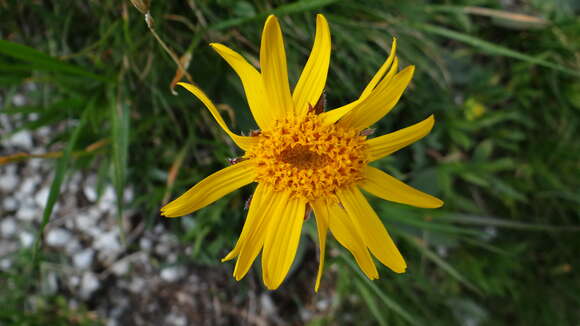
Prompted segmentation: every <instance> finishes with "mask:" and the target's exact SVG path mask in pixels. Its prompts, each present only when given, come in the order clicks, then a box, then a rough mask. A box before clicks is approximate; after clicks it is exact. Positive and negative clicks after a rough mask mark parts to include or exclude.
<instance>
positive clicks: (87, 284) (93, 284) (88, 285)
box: [80, 272, 101, 299]
mask: <svg viewBox="0 0 580 326" xmlns="http://www.w3.org/2000/svg"><path fill="white" fill-rule="evenodd" d="M100 286H101V282H100V281H99V279H98V278H97V276H95V274H94V273H92V272H86V273H84V274H83V278H82V279H81V288H80V295H81V297H82V298H84V299H88V298H89V297H90V296H91V294H93V292H95V291H96V290H98V289H99V287H100Z"/></svg>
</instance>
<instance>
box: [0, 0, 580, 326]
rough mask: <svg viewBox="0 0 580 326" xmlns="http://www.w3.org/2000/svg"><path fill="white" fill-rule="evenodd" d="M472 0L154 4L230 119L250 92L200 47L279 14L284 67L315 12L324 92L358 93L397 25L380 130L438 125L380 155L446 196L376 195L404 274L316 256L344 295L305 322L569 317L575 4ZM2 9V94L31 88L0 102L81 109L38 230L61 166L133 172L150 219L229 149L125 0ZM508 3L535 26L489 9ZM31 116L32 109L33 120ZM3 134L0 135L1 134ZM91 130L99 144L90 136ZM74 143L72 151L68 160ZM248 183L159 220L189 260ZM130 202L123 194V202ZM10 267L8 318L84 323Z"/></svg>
mask: <svg viewBox="0 0 580 326" xmlns="http://www.w3.org/2000/svg"><path fill="white" fill-rule="evenodd" d="M188 3H189V4H188ZM450 3H452V5H450ZM476 3H477V6H479V7H480V8H481V7H485V8H488V9H494V10H495V11H492V12H491V13H490V12H488V13H487V14H485V15H483V14H481V11H477V10H474V9H473V8H476V9H477V7H468V6H471V5H473V2H472V1H467V0H460V1H453V2H450V1H437V2H435V3H433V2H428V1H412V2H402V1H371V0H368V1H356V2H355V1H338V0H320V1H296V2H293V3H290V4H286V3H285V2H283V1H273V0H272V1H266V0H254V1H226V0H215V1H189V2H188V1H152V7H151V15H152V17H153V18H154V21H155V29H156V31H157V33H158V34H159V35H160V37H161V38H162V39H163V40H164V42H165V43H167V45H168V46H169V47H170V48H171V49H173V50H174V51H175V53H177V55H178V56H181V55H183V54H185V53H186V52H189V53H190V54H191V56H192V60H191V63H190V67H189V69H188V72H189V73H190V74H191V76H192V78H193V80H194V81H195V82H196V83H197V84H198V85H200V87H201V88H202V89H204V90H205V91H206V92H207V93H208V94H209V95H210V97H211V98H212V99H213V100H214V101H215V102H216V103H223V104H225V105H227V107H226V110H225V111H224V112H225V113H226V114H225V115H226V116H227V115H228V114H229V113H231V116H230V119H229V124H230V125H231V126H232V127H233V128H232V129H233V130H235V131H238V132H248V131H249V130H251V129H254V128H255V124H254V123H253V122H252V121H251V118H250V117H249V114H248V112H249V111H248V108H247V104H246V102H245V100H244V94H243V89H242V87H241V84H240V82H239V79H238V78H237V77H236V76H235V74H234V73H233V71H231V70H230V69H229V67H228V66H227V65H226V64H225V63H224V62H223V61H221V59H220V58H219V57H218V56H217V55H216V54H215V53H213V52H212V51H211V49H210V48H209V47H208V46H207V43H209V42H221V43H225V44H227V45H228V46H231V47H232V48H234V49H235V50H238V51H240V52H241V53H242V54H243V55H244V56H245V57H246V58H248V59H249V60H250V61H251V62H257V61H258V57H259V54H258V50H259V37H260V32H261V28H262V24H263V21H264V18H265V17H266V16H267V15H268V14H269V13H276V14H277V15H279V16H280V18H281V23H282V28H283V32H284V35H285V41H286V49H287V52H288V63H289V73H290V78H291V82H295V81H296V79H297V77H298V75H299V72H300V69H301V67H302V65H303V64H304V63H305V61H306V58H307V54H308V53H309V50H310V46H311V44H312V40H313V35H314V30H315V26H314V22H315V19H314V15H315V14H316V13H318V12H322V13H324V14H325V15H326V16H327V18H328V19H329V22H330V25H331V30H332V37H333V54H332V59H331V60H332V61H331V71H330V73H329V80H328V86H327V94H328V102H329V106H330V107H337V106H340V105H342V104H345V103H347V102H348V101H352V100H353V99H355V98H356V97H357V95H358V93H359V92H360V91H361V90H362V89H363V88H364V86H365V85H366V83H367V82H368V81H369V80H370V78H371V77H372V75H373V73H374V72H375V71H376V69H378V67H379V66H380V65H381V63H382V61H383V60H384V59H385V58H386V56H387V52H388V50H389V48H388V47H389V45H390V42H391V38H392V37H393V36H396V37H398V39H399V53H400V57H401V61H402V64H403V66H406V65H410V64H414V65H416V66H417V70H416V75H415V77H414V80H413V83H412V85H411V87H410V88H409V89H408V90H407V91H406V92H405V95H404V96H403V98H402V100H401V102H400V104H399V105H398V107H397V109H395V110H394V111H393V112H392V113H391V114H389V116H387V117H385V118H384V119H383V120H381V122H380V123H379V124H378V126H377V128H378V130H377V134H382V133H385V132H389V131H392V130H395V129H399V128H401V127H404V126H407V125H410V124H412V123H414V122H417V121H419V120H421V119H423V118H425V117H427V116H428V115H429V114H431V113H434V114H435V116H436V119H437V123H436V124H435V128H434V130H433V132H432V133H431V134H430V135H429V136H428V137H426V138H425V139H423V140H422V141H420V142H418V143H416V144H414V145H412V146H411V147H410V148H409V149H406V150H403V151H401V152H398V153H396V154H394V155H393V156H391V157H389V158H386V159H384V160H381V161H380V162H379V163H378V165H380V167H381V168H383V169H384V170H386V171H388V172H389V173H391V174H393V175H395V176H397V177H399V178H401V179H403V180H405V181H406V182H408V183H410V184H412V185H414V186H416V187H418V188H420V189H422V190H425V191H427V192H429V193H432V194H434V195H436V196H438V197H439V198H441V199H443V200H444V201H445V206H444V207H443V208H442V209H438V210H421V209H415V208H409V207H403V206H401V205H396V204H391V203H385V202H381V201H378V200H371V201H372V203H373V206H374V207H375V208H376V210H377V211H378V212H379V213H380V214H379V215H380V216H382V217H383V220H384V222H385V224H386V225H387V227H389V230H391V233H392V234H393V236H394V237H395V238H396V240H397V243H398V244H399V245H400V249H401V252H402V253H403V255H404V256H405V257H406V258H407V261H408V265H409V272H408V273H407V274H404V275H395V274H393V273H391V272H389V271H387V270H386V269H385V268H381V269H380V273H381V276H382V278H381V279H380V280H378V281H374V282H371V281H368V280H367V279H366V278H365V277H364V276H363V275H362V274H361V273H360V272H359V271H358V267H356V266H354V264H353V260H352V258H351V257H350V256H347V255H346V254H344V255H343V254H340V255H339V256H337V257H335V256H332V255H330V257H329V261H328V263H327V266H338V267H339V268H338V269H337V271H335V272H331V270H332V268H330V267H328V268H327V273H326V277H325V278H323V281H322V282H323V285H322V286H323V287H334V288H335V290H336V295H337V298H338V308H337V309H334V310H332V313H331V314H330V315H328V316H324V319H320V320H316V321H313V323H312V324H316V325H318V324H326V323H328V324H342V322H341V321H343V320H346V319H345V318H353V316H355V317H354V318H356V319H354V320H357V321H360V323H358V322H357V324H369V325H371V324H380V325H407V324H412V325H422V324H429V325H450V324H476V325H508V324H512V323H513V322H515V323H516V324H522V325H531V324H533V325H548V324H549V325H552V324H553V325H572V324H574V323H577V321H578V319H579V318H580V312H579V310H578V309H577V307H578V304H579V302H580V296H579V294H578V293H580V281H579V279H578V278H577V277H573V274H575V273H576V271H575V270H576V269H578V268H580V256H579V255H578V253H577V251H578V248H579V247H580V241H579V237H578V231H579V230H578V225H579V220H580V213H579V212H580V211H579V210H578V207H579V205H580V199H579V197H578V193H580V165H579V162H580V142H578V139H579V138H580V132H579V128H580V97H579V96H580V95H579V94H580V78H579V77H578V76H579V73H578V72H579V71H580V42H579V41H578V35H580V19H579V18H578V14H579V10H580V8H578V7H577V6H576V7H574V3H575V2H574V1H572V0H569V1H568V2H567V1H539V0H537V1H531V2H530V3H527V2H523V4H518V5H513V7H510V8H502V7H501V6H500V5H499V2H497V1H491V0H482V1H477V2H476ZM518 3H519V2H518ZM191 4H194V5H191ZM0 6H4V7H8V8H2V10H0V21H2V22H3V23H2V27H1V29H0V35H1V37H2V40H0V84H1V85H2V87H3V90H2V95H3V96H5V103H6V104H8V103H10V100H9V99H10V97H11V96H12V95H13V94H14V93H15V92H17V91H18V90H20V89H21V88H22V86H23V84H25V83H30V82H33V83H35V84H37V85H38V88H37V90H36V91H33V92H31V93H30V94H29V96H30V100H31V103H32V104H31V105H30V106H27V107H19V108H14V107H10V106H9V105H8V106H7V107H6V106H5V107H3V108H2V111H0V114H11V115H16V114H18V115H20V116H21V117H22V122H23V124H22V127H21V128H20V129H29V130H32V129H36V128H39V127H42V126H47V125H49V126H50V125H53V124H55V123H58V122H60V121H65V120H74V121H77V122H78V123H77V124H76V125H75V127H71V128H70V129H69V130H66V131H65V132H63V133H61V134H55V135H54V139H53V142H54V143H61V144H63V145H66V149H65V151H64V154H63V156H62V157H61V158H60V159H58V160H57V161H56V162H55V171H56V173H55V177H54V181H53V185H52V187H51V191H50V195H49V198H48V202H47V205H46V209H45V212H44V220H43V223H42V227H41V228H40V229H39V230H38V234H39V237H38V239H40V235H41V234H42V233H43V228H44V226H45V225H46V223H47V222H48V221H49V220H50V216H51V210H52V206H53V205H54V203H55V201H56V199H57V198H58V194H59V189H60V184H61V182H62V180H63V178H64V177H65V175H66V174H68V173H70V171H71V170H73V169H87V168H91V169H96V170H98V171H101V173H99V176H100V178H101V180H100V181H99V182H100V183H101V184H102V183H105V182H111V183H113V184H114V186H115V189H116V192H117V195H118V196H119V198H122V196H123V191H124V189H125V186H126V184H128V183H129V184H132V185H133V186H134V188H135V189H139V190H138V191H137V197H136V198H135V200H134V202H133V203H131V204H130V205H132V206H133V207H138V208H139V210H140V216H141V217H142V218H143V219H145V220H147V221H148V225H149V226H152V225H155V224H157V223H160V222H159V219H160V218H159V214H158V209H159V207H160V206H161V204H162V200H163V198H164V196H166V195H170V196H171V197H174V196H176V195H177V194H179V193H181V192H182V191H184V190H185V189H187V187H189V186H191V185H192V184H193V183H195V182H197V181H199V180H201V178H202V177H203V176H205V175H208V174H209V173H211V172H213V171H215V170H217V169H219V168H222V167H223V166H224V165H225V164H226V159H227V158H229V157H235V156H237V155H238V154H240V152H239V151H237V150H236V149H235V148H234V147H233V146H232V145H231V143H230V142H228V141H227V140H226V137H225V135H224V133H223V132H222V131H221V130H219V128H218V127H217V125H216V124H214V123H212V121H211V118H210V116H209V115H208V114H207V113H206V112H204V111H203V109H202V105H201V104H200V103H199V102H198V101H196V100H194V99H193V98H192V96H190V95H189V94H186V92H184V91H183V90H181V89H177V93H178V95H177V96H174V95H172V94H171V91H170V82H171V79H172V78H173V76H174V74H175V72H176V70H177V66H176V64H175V63H174V62H173V61H172V59H171V57H170V56H169V55H167V53H166V52H165V51H164V50H163V49H162V48H161V46H160V45H159V43H158V42H156V40H155V38H154V37H153V35H152V34H151V33H150V32H149V30H148V28H147V25H146V24H145V23H144V21H143V16H142V14H140V13H139V12H138V11H137V10H135V9H134V8H133V7H131V5H130V3H129V2H119V1H113V0H105V1H97V2H95V1H92V2H91V1H89V2H87V1H74V2H73V1H62V2H60V1H54V2H50V3H46V2H38V1H18V2H9V3H4V4H2V3H1V2H0ZM469 8H471V9H469ZM510 11H511V12H521V13H527V14H530V15H533V16H536V17H542V18H543V19H545V21H546V22H547V23H540V22H536V23H534V22H533V21H532V22H531V23H530V22H523V21H522V19H521V18H518V17H516V16H509V15H508V16H507V18H506V16H505V15H502V14H501V13H504V14H505V13H508V12H510ZM14 18H17V19H14ZM506 21H507V23H506ZM32 114H34V115H36V116H37V119H36V120H34V121H32V122H30V120H29V119H28V116H29V115H32ZM8 136H9V135H7V134H5V133H1V134H0V139H2V138H3V137H8ZM97 142H103V143H104V144H106V145H105V146H103V147H102V148H101V149H99V150H96V151H88V150H87V146H89V145H91V144H94V143H97ZM185 148H187V151H185V150H184V149H185ZM73 152H74V153H76V152H84V155H81V156H74V159H73V156H72V155H71V153H73ZM177 160H182V163H183V164H180V169H179V170H178V171H177V178H176V179H175V182H168V176H169V170H170V168H171V167H172V166H173V165H174V164H175V162H176V161H177ZM249 194H250V190H243V191H241V192H238V193H236V194H232V195H229V196H227V197H226V198H224V199H222V200H221V201H219V202H217V203H215V204H213V205H211V206H210V207H207V208H205V209H204V210H202V211H199V212H197V213H195V214H194V216H193V217H186V218H183V219H182V220H181V222H179V221H176V222H174V223H173V224H172V225H171V227H172V230H171V231H172V232H175V233H176V234H178V235H179V237H180V239H181V241H183V242H186V243H191V244H193V250H192V252H191V255H190V257H188V258H187V259H188V260H189V261H193V262H195V263H198V264H206V265H211V264H216V263H217V262H218V258H220V257H221V256H222V255H223V254H224V253H225V252H226V251H227V250H228V249H229V248H231V247H232V246H233V244H234V243H235V240H236V238H237V235H238V234H239V231H240V229H241V225H242V223H243V219H244V211H243V207H244V200H245V199H247V198H248V196H249ZM123 209H124V207H123V202H122V200H119V201H118V214H119V216H121V214H122V212H123ZM310 234H314V232H310ZM330 245H331V246H334V247H337V248H339V246H337V245H336V243H335V242H334V241H330ZM202 248H203V250H202ZM339 250H340V252H342V253H344V252H345V250H344V249H342V248H340V249H339ZM41 251H42V248H41V246H40V241H38V242H37V245H36V246H35V251H34V254H23V255H22V262H21V263H22V265H21V266H34V267H35V268H33V269H32V272H34V273H37V272H39V268H38V263H39V262H41V261H42V259H43V257H42V252H41ZM310 263H312V264H314V263H315V262H310ZM27 264H30V265H27ZM18 268H20V267H18ZM22 268H24V267H22ZM24 270H25V271H26V272H27V273H28V272H30V268H24ZM32 272H31V273H32ZM331 273H336V274H337V278H336V282H331V280H332V279H333V278H332V277H330V276H329V274H331ZM17 275H18V271H17V270H15V272H14V273H10V275H4V276H3V277H7V278H6V279H7V281H0V284H2V283H5V282H7V283H6V284H8V283H10V286H11V288H15V289H20V291H21V292H14V293H19V294H18V295H8V294H10V293H8V292H6V294H5V293H4V292H3V293H2V295H0V299H1V300H0V303H2V304H0V306H2V308H1V309H0V322H1V323H14V324H21V325H40V324H45V325H48V324H51V325H58V324H67V321H71V320H76V319H74V318H77V317H78V316H76V315H75V314H80V316H81V317H78V318H81V319H78V320H80V321H79V322H77V323H76V324H79V325H88V324H90V322H91V320H92V319H91V318H88V317H87V316H85V315H83V314H85V312H83V311H80V312H74V311H69V310H67V309H68V308H66V304H64V303H62V300H63V299H62V298H59V297H57V298H56V299H55V298H52V297H43V296H42V295H40V296H38V298H39V299H38V300H40V301H39V302H41V303H39V304H36V305H34V308H33V307H32V306H31V305H30V303H29V302H27V301H26V300H25V297H26V296H27V295H28V294H30V293H31V292H30V291H32V292H34V291H36V290H37V285H33V286H32V288H28V284H25V283H26V282H22V280H20V281H17V278H15V277H17ZM27 275H32V274H27ZM297 275H298V276H297V277H299V278H307V277H312V278H313V276H312V275H300V273H299V272H298V273H297ZM232 282H234V281H233V280H232ZM291 282H292V280H288V281H287V283H291ZM312 283H314V280H313V279H312ZM240 286H241V288H242V287H243V285H240ZM29 290H30V291H29ZM26 291H29V292H26ZM279 291H280V292H282V293H283V292H284V286H283V287H282V288H281V289H280V290H279ZM304 291H310V289H304ZM14 293H13V294H14ZM240 295H243V294H240ZM282 295H283V294H282ZM53 299H55V300H53ZM297 304H298V305H300V304H301V303H300V302H298V303H297ZM23 311H28V312H29V314H24V313H21V312H23ZM55 312H56V313H55ZM73 315H74V316H73ZM55 316H57V317H55ZM75 316H76V317H75ZM73 317H74V318H73ZM51 318H60V319H58V320H55V319H51ZM71 318H73V319H71ZM83 318H85V319H83ZM71 323H72V322H71Z"/></svg>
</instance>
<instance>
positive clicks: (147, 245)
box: [139, 237, 153, 251]
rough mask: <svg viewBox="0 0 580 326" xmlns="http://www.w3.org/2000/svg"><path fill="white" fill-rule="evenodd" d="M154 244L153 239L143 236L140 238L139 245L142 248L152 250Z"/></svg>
mask: <svg viewBox="0 0 580 326" xmlns="http://www.w3.org/2000/svg"><path fill="white" fill-rule="evenodd" d="M152 246H153V243H152V241H151V239H148V238H145V237H143V238H141V239H140V240H139V247H141V250H143V251H149V250H151V247H152Z"/></svg>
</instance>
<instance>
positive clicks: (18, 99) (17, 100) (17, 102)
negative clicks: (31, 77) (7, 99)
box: [12, 94, 26, 106]
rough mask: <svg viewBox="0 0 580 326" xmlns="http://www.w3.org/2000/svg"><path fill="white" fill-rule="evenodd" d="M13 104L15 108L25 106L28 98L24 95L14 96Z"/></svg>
mask: <svg viewBox="0 0 580 326" xmlns="http://www.w3.org/2000/svg"><path fill="white" fill-rule="evenodd" d="M12 104H13V105H14V106H23V105H25V104H26V97H25V96H24V95H22V94H15V95H14V96H12Z"/></svg>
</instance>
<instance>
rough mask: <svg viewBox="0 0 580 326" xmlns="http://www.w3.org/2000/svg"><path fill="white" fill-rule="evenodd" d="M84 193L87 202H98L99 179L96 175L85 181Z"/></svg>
mask: <svg viewBox="0 0 580 326" xmlns="http://www.w3.org/2000/svg"><path fill="white" fill-rule="evenodd" d="M83 193H84V194H85V197H87V200H88V201H90V202H92V203H93V202H95V201H97V178H96V176H94V175H91V176H89V177H88V178H87V180H86V181H85V184H84V185H83Z"/></svg>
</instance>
